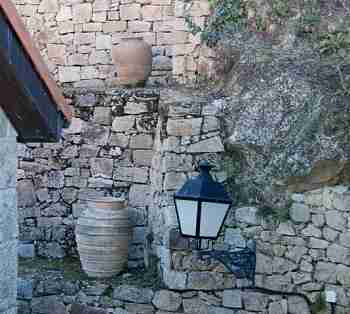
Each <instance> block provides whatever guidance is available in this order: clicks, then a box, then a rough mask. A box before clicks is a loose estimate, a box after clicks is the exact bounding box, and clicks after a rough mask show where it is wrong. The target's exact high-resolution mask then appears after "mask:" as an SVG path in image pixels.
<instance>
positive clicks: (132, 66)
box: [112, 37, 152, 87]
mask: <svg viewBox="0 0 350 314" xmlns="http://www.w3.org/2000/svg"><path fill="white" fill-rule="evenodd" d="M112 59H113V61H114V63H115V65H116V67H117V79H116V85H121V86H131V87H136V86H144V85H145V83H146V81H147V79H148V77H149V76H150V74H151V71H152V50H151V47H150V46H149V45H148V44H147V43H146V42H145V41H144V40H143V38H142V37H127V38H123V39H122V42H121V43H120V44H119V45H118V46H115V47H113V49H112Z"/></svg>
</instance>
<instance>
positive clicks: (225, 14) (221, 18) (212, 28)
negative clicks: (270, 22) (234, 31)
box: [185, 0, 246, 47]
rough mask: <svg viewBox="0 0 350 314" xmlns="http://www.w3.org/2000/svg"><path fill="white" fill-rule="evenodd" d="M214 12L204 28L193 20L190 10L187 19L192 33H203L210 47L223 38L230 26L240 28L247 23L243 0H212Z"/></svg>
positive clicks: (203, 37)
mask: <svg viewBox="0 0 350 314" xmlns="http://www.w3.org/2000/svg"><path fill="white" fill-rule="evenodd" d="M210 5H211V8H212V14H211V15H210V16H209V17H208V19H207V21H206V23H205V25H204V27H203V28H201V27H200V26H198V25H196V24H195V23H194V22H193V19H192V17H191V16H190V8H189V12H188V13H187V14H186V16H185V20H186V22H187V24H188V26H189V29H190V30H191V32H192V34H194V35H195V34H197V33H199V32H200V33H201V39H202V41H203V42H205V43H206V44H207V45H208V46H209V47H213V46H215V45H216V44H217V42H218V41H219V40H220V39H221V38H222V35H223V34H224V32H225V30H227V29H228V28H239V27H242V26H243V25H244V24H245V17H246V13H245V10H244V6H243V5H242V4H241V0H211V2H210Z"/></svg>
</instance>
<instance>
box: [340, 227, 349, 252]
mask: <svg viewBox="0 0 350 314" xmlns="http://www.w3.org/2000/svg"><path fill="white" fill-rule="evenodd" d="M339 243H340V245H342V246H345V247H347V248H350V232H349V231H348V232H342V233H341V234H340V235H339Z"/></svg>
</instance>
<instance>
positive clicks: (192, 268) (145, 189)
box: [18, 89, 350, 314]
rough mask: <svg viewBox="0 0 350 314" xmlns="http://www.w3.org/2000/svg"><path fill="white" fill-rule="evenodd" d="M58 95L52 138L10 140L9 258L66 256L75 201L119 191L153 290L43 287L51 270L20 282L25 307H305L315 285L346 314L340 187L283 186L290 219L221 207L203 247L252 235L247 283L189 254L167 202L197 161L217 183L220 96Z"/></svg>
mask: <svg viewBox="0 0 350 314" xmlns="http://www.w3.org/2000/svg"><path fill="white" fill-rule="evenodd" d="M66 96H67V97H68V98H70V99H71V100H72V105H73V106H74V109H75V118H74V119H73V123H72V125H71V126H70V128H69V129H67V130H66V131H65V133H64V138H63V140H62V142H61V143H58V144H28V145H19V149H18V154H19V170H18V195H19V198H18V205H19V227H20V239H21V242H20V247H19V254H20V255H21V256H33V255H34V254H36V255H39V256H45V257H63V256H65V255H70V254H72V253H75V243H74V232H73V231H74V224H75V221H76V219H77V217H78V216H79V214H80V213H81V211H82V210H84V208H85V202H84V200H85V199H86V198H88V197H91V196H97V195H114V196H124V197H126V198H127V199H128V202H129V212H130V219H131V222H132V224H133V227H134V228H133V239H132V242H131V245H130V256H129V268H130V269H131V268H134V267H140V266H143V264H144V261H145V262H146V265H147V266H152V265H153V266H154V264H152V261H154V258H153V255H156V256H157V258H158V259H159V263H158V267H159V273H160V275H161V277H162V282H163V286H160V287H153V288H152V289H150V288H147V289H148V290H147V291H146V290H142V289H144V288H142V289H141V288H140V287H138V288H137V287H134V286H131V287H130V286H125V285H124V284H123V285H122V286H120V284H116V283H113V282H109V283H104V284H107V287H106V286H103V287H104V288H106V289H107V288H108V287H109V288H108V289H107V292H105V290H104V289H102V288H101V289H102V290H103V291H102V290H101V289H98V291H97V292H96V289H92V291H93V292H91V290H89V289H88V290H86V287H85V286H86V285H87V284H89V283H84V280H80V279H79V280H78V279H77V281H75V282H73V283H72V282H71V283H69V284H68V287H70V288H72V287H73V288H72V289H73V290H69V289H70V288H67V287H66V284H67V283H66V282H65V280H63V279H62V280H58V282H60V284H58V285H59V286H57V287H56V285H54V287H52V286H51V285H50V284H49V283H48V282H53V280H50V279H47V278H49V277H50V276H49V275H47V276H46V275H45V276H44V277H43V278H42V277H40V278H39V277H38V278H36V277H35V276H34V277H32V276H33V274H32V275H31V276H29V277H27V276H24V277H23V276H22V278H21V279H20V281H19V287H20V288H19V291H22V292H21V293H22V295H21V294H20V295H19V297H20V298H21V300H22V301H21V302H20V303H21V306H23V308H24V309H26V310H24V312H25V313H42V314H45V313H46V312H40V310H39V306H37V308H36V307H35V306H36V304H37V305H38V304H46V303H47V304H49V303H50V302H51V301H52V302H56V303H55V304H57V306H58V308H59V309H64V308H66V307H67V306H68V308H67V309H71V311H72V312H73V311H75V310H74V309H79V311H90V310H91V311H92V309H91V308H86V306H95V310H98V309H96V307H99V308H100V309H99V310H98V311H102V312H103V311H105V310H103V309H106V308H107V309H113V310H114V311H119V312H120V313H157V314H164V313H167V312H174V313H189V314H190V313H205V314H207V313H209V314H211V313H214V314H216V313H219V314H221V313H224V314H226V313H227V314H231V313H236V312H237V313H239V314H250V313H269V314H277V313H282V314H283V313H285V314H294V313H298V314H309V313H311V312H310V311H311V310H310V308H311V307H310V304H314V303H317V304H318V303H320V304H323V302H321V301H322V298H324V296H323V293H324V291H325V290H334V291H336V293H337V313H343V314H345V313H348V312H349V310H350V304H349V295H350V290H349V278H348V277H349V275H348V274H349V270H350V269H349V267H350V264H349V257H350V245H349V243H348V242H349V238H350V237H349V235H348V233H349V223H350V221H349V217H350V215H349V212H350V191H349V189H348V187H345V186H335V187H324V188H322V189H319V190H314V191H310V192H306V193H304V194H292V195H291V206H290V208H289V209H288V211H289V217H290V218H289V219H288V220H286V221H282V222H276V221H275V220H273V219H272V218H271V217H269V216H266V217H265V216H261V215H259V210H258V209H257V208H255V207H253V206H249V207H238V208H233V209H232V210H231V212H230V214H229V216H228V217H227V220H226V222H225V228H224V230H223V232H222V234H221V236H220V238H219V240H218V241H216V242H215V243H207V242H204V243H203V246H204V247H206V246H209V248H210V247H213V248H216V249H225V250H229V249H237V248H244V247H245V246H246V243H247V240H248V239H255V240H256V241H257V269H256V288H255V289H252V288H250V284H251V283H250V282H248V281H247V280H242V279H237V278H235V277H234V275H232V274H230V273H229V272H228V271H227V270H226V269H225V267H224V266H223V265H222V264H220V263H219V262H217V261H214V260H208V259H205V260H198V258H196V257H195V256H194V255H193V253H192V248H193V247H194V246H193V243H191V241H189V240H186V239H183V238H182V237H181V236H180V235H179V233H178V230H177V221H176V215H175V209H174V204H173V193H174V192H175V191H176V190H177V189H178V188H179V187H181V185H182V184H183V183H184V182H185V180H186V179H187V178H189V177H191V176H193V175H195V174H196V167H195V165H196V164H197V163H198V161H199V160H201V159H203V158H205V159H208V160H209V161H211V162H212V163H213V164H214V165H216V168H215V169H214V170H213V175H214V176H215V177H216V178H217V180H219V181H223V180H225V173H224V171H223V170H222V169H223V168H222V159H223V153H224V145H223V141H222V131H221V121H222V119H221V118H222V109H223V107H224V105H225V102H224V100H223V99H221V98H218V97H214V96H210V97H208V96H207V95H203V94H201V93H199V92H193V91H188V90H179V89H177V90H175V89H160V90H155V89H135V90H108V91H103V92H101V91H92V90H79V91H78V90H66ZM40 282H42V283H40ZM38 283H40V284H38ZM37 284H38V286H37ZM38 287H39V288H38ZM242 288H245V289H243V290H242ZM27 289H29V290H27ZM38 289H39V290H38ZM67 289H68V290H67ZM28 291H29V292H28ZM86 291H87V292H86ZM26 293H28V295H29V296H28V297H24V296H23V295H27V294H26ZM106 295H107V296H108V297H109V298H107V299H108V302H107V301H106ZM141 297H142V298H141ZM143 298H147V299H143ZM140 300H142V302H141V301H140ZM320 300H321V301H320ZM45 302H46V303H45ZM106 302H107V303H106ZM79 304H80V305H79ZM81 306H82V307H81ZM326 307H327V305H326ZM102 308H103V309H102ZM28 309H29V310H28ZM28 311H29V312H28ZM30 311H31V312H30ZM43 311H44V310H43ZM58 311H59V310H58ZM76 311H78V310H76ZM198 311H199V312H198ZM102 312H101V313H102ZM117 313H118V312H117Z"/></svg>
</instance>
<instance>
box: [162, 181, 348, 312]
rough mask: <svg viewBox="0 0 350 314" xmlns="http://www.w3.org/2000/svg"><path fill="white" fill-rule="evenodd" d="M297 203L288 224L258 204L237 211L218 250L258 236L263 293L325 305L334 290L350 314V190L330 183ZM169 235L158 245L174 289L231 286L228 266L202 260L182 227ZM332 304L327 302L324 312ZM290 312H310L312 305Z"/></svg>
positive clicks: (233, 282) (340, 309)
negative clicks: (181, 232) (262, 211)
mask: <svg viewBox="0 0 350 314" xmlns="http://www.w3.org/2000/svg"><path fill="white" fill-rule="evenodd" d="M292 201H293V203H292V205H291V207H290V208H289V215H290V219H289V220H288V221H285V222H276V221H274V220H273V219H272V218H271V217H268V216H267V217H261V216H259V214H258V212H259V211H258V209H257V208H255V207H240V208H235V209H233V210H232V212H231V213H230V215H229V217H228V219H227V221H226V222H225V230H224V232H223V234H222V237H221V238H219V240H218V241H217V242H216V243H215V244H214V248H217V249H225V250H229V249H237V248H244V247H246V243H247V239H255V240H256V241H257V266H256V276H255V281H256V289H257V290H258V291H259V290H260V289H261V291H263V292H266V293H269V294H273V293H277V292H279V293H280V295H283V294H284V293H286V294H290V293H291V294H294V296H296V294H298V295H299V296H301V295H302V296H305V297H306V298H307V300H308V301H309V302H310V303H312V304H320V303H321V304H322V302H321V301H320V300H323V302H324V300H325V297H324V292H325V290H333V291H335V292H336V294H337V305H336V312H337V313H344V314H345V313H349V311H350V302H349V293H350V290H349V273H350V272H349V270H350V269H349V257H350V245H349V222H350V220H349V218H350V191H349V188H348V187H345V186H336V187H332V188H330V187H326V188H323V189H319V190H314V191H310V192H306V193H305V194H293V195H292ZM169 238H170V242H169V243H167V244H168V247H162V248H161V249H158V252H159V256H160V257H161V259H162V261H163V262H162V267H163V277H164V280H165V283H166V284H167V286H168V287H171V288H173V289H180V290H187V289H203V290H211V289H223V288H224V287H228V286H227V285H228V282H229V281H228V279H229V277H228V274H227V270H225V269H224V268H223V266H222V265H220V264H219V263H218V262H217V261H214V260H205V261H200V260H198V258H196V256H195V255H193V253H192V250H191V243H189V242H188V241H187V240H186V239H183V238H181V237H180V236H179V234H178V232H177V231H176V230H172V231H171V232H170V236H169ZM230 284H231V285H232V286H231V288H240V287H245V286H247V285H249V284H250V283H249V282H245V281H242V280H237V279H235V278H231V281H230ZM245 293H246V292H242V295H243V296H244V295H245ZM257 299H259V298H257ZM260 301H261V300H260ZM260 301H259V302H260ZM283 302H284V301H283ZM324 304H325V303H324ZM281 306H282V305H281ZM327 307H328V308H329V305H326V304H325V305H324V308H323V310H326V308H327ZM288 311H289V312H288V313H309V311H308V310H307V308H306V309H304V310H303V311H299V310H298V311H294V310H288ZM269 313H275V312H273V311H272V312H269ZM276 313H287V312H286V311H285V310H283V311H282V310H281V312H278V311H277V312H276ZM316 313H323V312H322V311H321V310H320V312H316Z"/></svg>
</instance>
